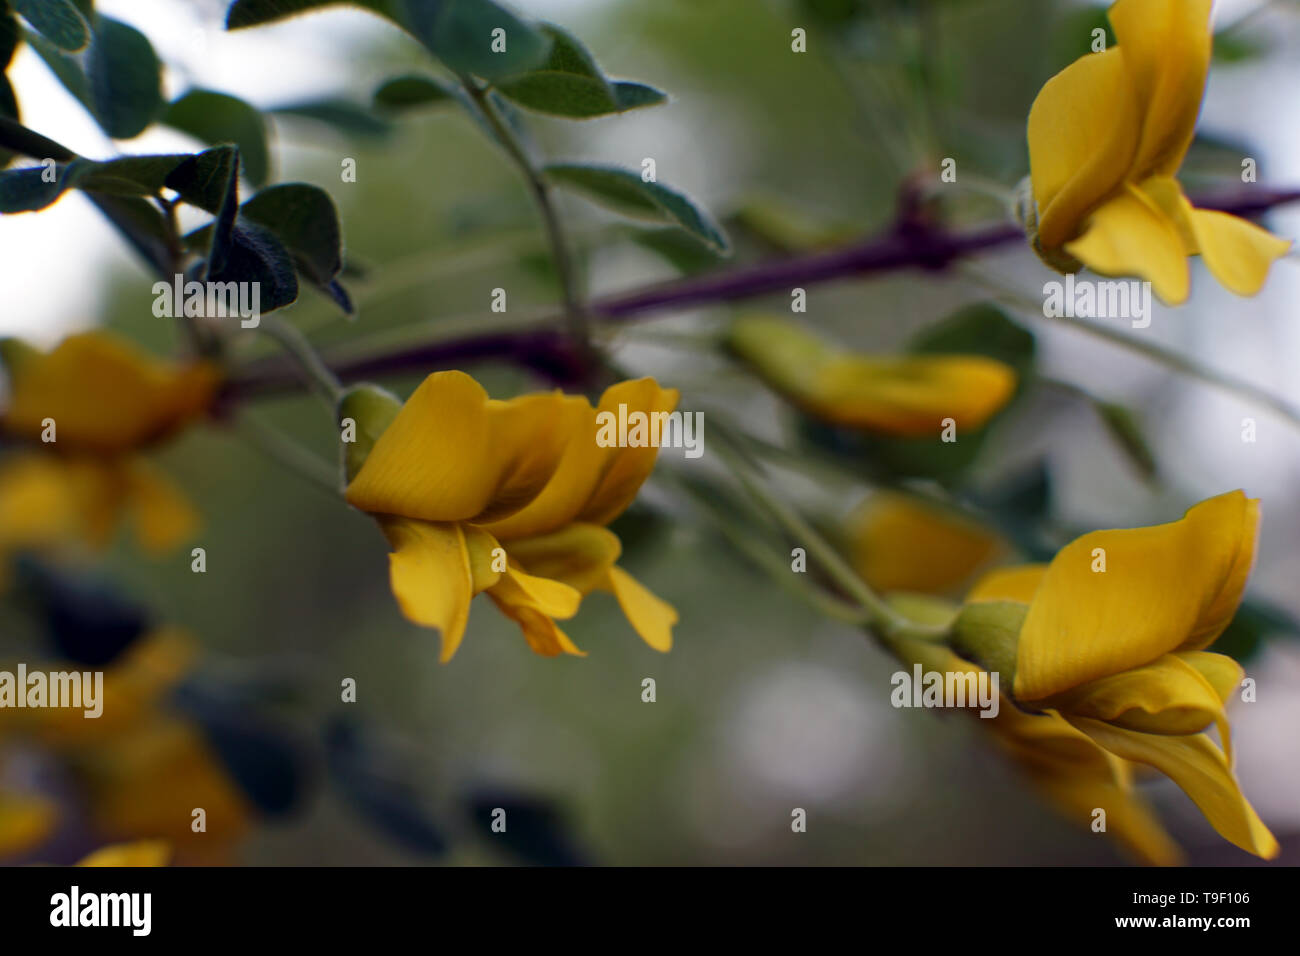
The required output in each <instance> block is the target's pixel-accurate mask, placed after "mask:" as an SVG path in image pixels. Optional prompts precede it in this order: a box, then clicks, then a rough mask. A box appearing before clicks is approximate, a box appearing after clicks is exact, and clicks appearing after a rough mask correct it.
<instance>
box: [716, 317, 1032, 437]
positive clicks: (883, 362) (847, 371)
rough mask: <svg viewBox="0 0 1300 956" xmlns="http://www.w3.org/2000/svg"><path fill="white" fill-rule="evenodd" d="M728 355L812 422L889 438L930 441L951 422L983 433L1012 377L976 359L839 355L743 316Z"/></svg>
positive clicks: (1011, 387)
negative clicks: (983, 428)
mask: <svg viewBox="0 0 1300 956" xmlns="http://www.w3.org/2000/svg"><path fill="white" fill-rule="evenodd" d="M728 344H729V346H730V348H731V350H732V351H733V352H734V353H735V354H736V355H737V356H738V357H739V358H740V359H741V360H742V361H744V362H745V363H746V364H747V365H748V366H749V367H750V368H752V369H753V371H754V372H755V374H757V375H758V376H759V378H761V379H762V380H763V381H764V382H766V383H767V384H768V385H770V386H771V387H772V388H773V389H775V390H776V391H777V392H779V393H780V394H781V395H783V396H785V397H786V398H787V399H789V400H790V401H791V402H793V403H794V404H796V405H798V406H799V407H800V408H802V409H803V410H804V411H805V412H807V413H808V414H809V415H812V416H813V417H814V418H819V419H822V420H823V421H826V422H829V423H831V424H833V425H843V426H846V427H849V428H857V429H862V430H864V431H869V432H874V433H877V434H881V435H890V436H896V437H925V436H930V437H937V436H938V435H939V433H940V431H941V429H942V427H943V424H942V423H943V420H944V419H945V418H951V419H953V420H954V422H955V423H956V426H957V428H958V429H959V430H961V431H974V430H977V429H979V428H980V427H981V426H983V425H984V424H985V423H986V422H987V421H988V420H989V419H990V418H992V417H993V415H994V414H996V413H997V412H998V411H999V410H1001V409H1002V407H1003V406H1004V405H1006V403H1007V402H1008V401H1009V400H1010V399H1011V395H1012V393H1013V392H1014V391H1015V388H1016V373H1015V371H1014V370H1013V369H1012V368H1011V367H1010V366H1007V365H1004V364H1003V363H1002V362H999V361H997V360H995V359H991V358H986V357H984V356H979V355H902V356H883V355H863V354H860V353H853V352H847V351H843V350H840V349H837V348H834V347H832V346H829V345H827V344H826V343H825V342H823V341H821V340H820V339H818V338H816V337H815V336H813V335H812V334H810V333H809V332H807V331H806V330H804V329H802V328H800V327H799V326H797V325H794V324H792V323H790V322H786V321H785V320H784V319H778V318H769V317H766V316H746V317H744V318H741V319H738V320H737V321H736V322H735V323H734V324H733V325H732V327H731V332H730V334H729V338H728Z"/></svg>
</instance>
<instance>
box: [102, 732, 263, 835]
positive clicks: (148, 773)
mask: <svg viewBox="0 0 1300 956" xmlns="http://www.w3.org/2000/svg"><path fill="white" fill-rule="evenodd" d="M81 776H82V779H83V780H84V782H85V784H86V788H87V794H88V798H89V799H88V801H87V803H88V807H89V809H90V812H91V816H92V822H93V824H94V826H95V829H96V830H97V831H98V832H99V834H100V835H101V836H102V837H103V838H104V839H105V840H106V841H111V842H125V841H134V840H141V839H165V840H168V841H170V842H171V843H172V844H173V845H174V846H175V847H176V848H177V850H178V852H179V851H180V850H181V849H182V848H183V849H184V851H185V852H186V854H188V855H194V856H197V857H199V858H202V857H206V856H209V855H213V854H215V853H217V852H218V851H219V850H220V849H221V848H222V847H224V846H225V845H227V844H229V843H230V842H231V841H233V840H235V839H237V838H238V837H240V836H241V835H242V834H243V833H244V832H245V831H246V830H247V828H248V825H249V821H250V818H251V814H252V810H251V808H250V807H249V805H248V802H247V800H246V798H245V797H244V795H243V793H242V792H241V791H240V789H239V787H238V786H237V785H236V784H235V782H234V781H233V780H232V779H231V778H230V775H229V774H228V773H227V771H226V769H225V766H224V764H222V762H221V760H220V759H219V758H218V757H217V756H216V754H215V753H214V752H213V750H212V748H211V746H210V745H209V744H208V742H207V740H206V739H205V738H204V737H203V735H202V733H201V732H200V731H199V730H198V729H197V728H195V727H194V726H192V725H191V724H189V723H188V722H186V721H181V720H168V719H165V718H162V717H158V718H155V719H153V720H150V721H146V722H145V723H143V724H140V725H139V726H137V727H133V728H132V729H131V731H130V732H129V733H122V734H118V735H115V736H114V737H112V738H111V739H108V740H105V741H104V742H103V743H102V744H100V745H99V746H98V747H96V748H95V750H94V752H93V754H91V755H87V757H86V759H85V760H84V761H83V763H82V766H81ZM195 807H202V808H203V809H204V810H205V811H206V822H207V831H206V832H200V833H195V832H194V831H193V830H192V829H191V824H192V823H193V821H194V817H193V816H192V813H193V810H194V808H195Z"/></svg>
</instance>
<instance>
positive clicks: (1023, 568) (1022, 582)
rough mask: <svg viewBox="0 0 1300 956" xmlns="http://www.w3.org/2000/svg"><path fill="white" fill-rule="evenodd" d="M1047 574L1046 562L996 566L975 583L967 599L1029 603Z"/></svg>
mask: <svg viewBox="0 0 1300 956" xmlns="http://www.w3.org/2000/svg"><path fill="white" fill-rule="evenodd" d="M1045 574H1047V565H1045V564H1020V565H1016V566H1014V567H1009V568H995V569H993V570H992V571H990V572H989V573H988V574H986V575H984V576H983V577H982V578H980V579H979V581H977V582H976V583H975V586H974V587H973V588H971V589H970V592H969V593H968V594H967V595H966V600H967V601H1018V602H1019V603H1021V604H1029V603H1030V602H1031V601H1033V599H1034V595H1035V594H1036V593H1038V586H1039V585H1040V584H1042V583H1043V576H1044V575H1045Z"/></svg>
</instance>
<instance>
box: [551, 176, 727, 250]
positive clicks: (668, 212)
mask: <svg viewBox="0 0 1300 956" xmlns="http://www.w3.org/2000/svg"><path fill="white" fill-rule="evenodd" d="M543 174H544V175H545V177H546V178H547V180H549V181H550V182H552V183H554V184H555V185H557V186H564V187H566V188H569V189H573V190H576V191H577V192H579V193H582V194H584V195H585V196H587V198H589V199H591V200H593V201H594V202H596V203H599V204H600V205H602V206H605V207H606V208H609V209H612V210H614V211H615V212H618V213H621V214H623V215H625V216H631V217H633V218H637V219H648V220H651V221H658V222H669V223H672V224H673V225H676V226H678V227H680V228H682V229H685V230H686V231H687V232H689V233H690V234H691V235H693V236H695V237H696V238H697V239H699V240H700V241H701V242H704V243H705V244H706V245H708V246H710V247H711V248H713V249H715V250H717V251H718V252H720V253H727V252H729V251H730V249H731V244H730V243H729V242H728V241H727V237H726V234H725V233H724V232H723V231H722V227H721V226H719V225H718V224H717V223H716V222H715V221H714V220H713V218H712V217H711V216H710V215H709V214H708V213H707V212H705V211H704V210H702V209H700V208H699V207H698V206H697V205H696V204H695V203H694V202H693V201H692V200H691V199H689V198H688V197H686V196H684V195H682V194H681V193H679V192H677V191H676V190H675V189H670V188H669V187H667V186H664V185H662V184H660V183H657V182H646V181H644V180H643V179H642V178H641V175H640V174H639V173H636V172H633V171H632V170H630V169H623V168H621V167H618V166H593V165H582V164H572V163H558V164H554V165H550V166H547V167H546V168H545V169H544V170H543Z"/></svg>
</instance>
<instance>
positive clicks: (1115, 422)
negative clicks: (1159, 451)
mask: <svg viewBox="0 0 1300 956" xmlns="http://www.w3.org/2000/svg"><path fill="white" fill-rule="evenodd" d="M1093 407H1094V408H1095V409H1096V410H1097V415H1098V417H1100V418H1101V421H1102V424H1103V425H1105V426H1106V431H1107V432H1109V433H1110V437H1111V438H1113V439H1114V440H1115V443H1116V444H1117V445H1119V447H1120V450H1121V451H1123V452H1124V454H1125V456H1126V457H1127V458H1128V460H1129V461H1130V462H1131V463H1132V464H1133V467H1134V468H1136V469H1137V471H1138V474H1140V475H1141V476H1142V478H1143V479H1145V480H1146V481H1150V480H1151V479H1153V478H1154V477H1155V476H1156V470H1157V465H1156V457H1155V455H1154V454H1153V453H1152V452H1151V446H1150V445H1148V444H1147V440H1146V436H1145V435H1143V434H1142V428H1141V426H1140V425H1139V424H1138V422H1137V419H1136V418H1135V417H1134V416H1133V413H1132V412H1131V411H1129V409H1127V408H1125V407H1124V406H1123V405H1116V404H1114V403H1112V402H1100V401H1094V402H1093Z"/></svg>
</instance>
